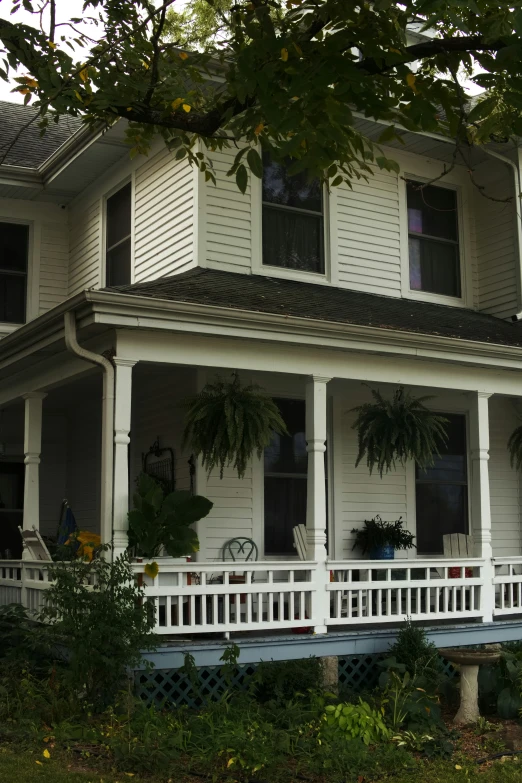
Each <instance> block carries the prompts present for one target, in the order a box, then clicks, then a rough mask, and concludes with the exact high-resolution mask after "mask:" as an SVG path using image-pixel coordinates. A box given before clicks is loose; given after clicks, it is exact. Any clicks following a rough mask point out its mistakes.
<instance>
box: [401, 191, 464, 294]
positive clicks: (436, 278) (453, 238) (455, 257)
mask: <svg viewBox="0 0 522 783" xmlns="http://www.w3.org/2000/svg"><path fill="white" fill-rule="evenodd" d="M407 199H408V246H409V259H410V289H411V290H412V291H424V292H426V293H431V294H441V295H442V296H451V297H456V298H460V297H461V295H462V291H461V272H460V250H459V226H458V205H457V193H456V191H455V190H451V189H450V188H439V187H436V186H434V185H425V186H424V187H423V186H422V183H421V182H414V181H412V180H410V181H408V182H407Z"/></svg>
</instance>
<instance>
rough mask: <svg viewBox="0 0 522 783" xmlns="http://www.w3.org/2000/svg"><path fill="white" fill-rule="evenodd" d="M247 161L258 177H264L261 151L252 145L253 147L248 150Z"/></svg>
mask: <svg viewBox="0 0 522 783" xmlns="http://www.w3.org/2000/svg"><path fill="white" fill-rule="evenodd" d="M247 161H248V165H249V166H250V171H251V172H252V174H254V176H256V177H258V179H262V178H263V162H262V160H261V156H260V155H259V152H258V151H257V150H256V149H254V148H253V147H252V149H249V150H248V153H247Z"/></svg>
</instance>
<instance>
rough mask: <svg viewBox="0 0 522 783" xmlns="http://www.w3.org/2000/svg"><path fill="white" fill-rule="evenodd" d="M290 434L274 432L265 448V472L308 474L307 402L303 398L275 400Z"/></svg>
mask: <svg viewBox="0 0 522 783" xmlns="http://www.w3.org/2000/svg"><path fill="white" fill-rule="evenodd" d="M275 402H276V404H277V406H278V408H279V410H280V412H281V416H282V417H283V420H284V422H285V424H286V428H287V430H288V435H277V434H276V433H274V435H273V437H272V443H271V444H270V446H268V447H267V448H266V449H265V474H267V473H295V474H297V475H302V476H306V473H307V453H306V440H305V404H304V402H303V401H302V400H285V399H277V400H275Z"/></svg>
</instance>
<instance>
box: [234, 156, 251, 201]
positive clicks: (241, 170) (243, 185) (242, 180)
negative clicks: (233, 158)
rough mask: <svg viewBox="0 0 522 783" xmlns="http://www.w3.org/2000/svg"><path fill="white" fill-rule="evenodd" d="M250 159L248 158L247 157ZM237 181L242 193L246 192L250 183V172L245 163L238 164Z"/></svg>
mask: <svg viewBox="0 0 522 783" xmlns="http://www.w3.org/2000/svg"><path fill="white" fill-rule="evenodd" d="M247 159H248V158H247ZM236 183H237V186H238V188H239V190H240V191H241V193H243V194H244V193H246V189H247V185H248V172H247V170H246V168H245V166H244V164H243V163H241V165H240V166H238V168H237V171H236Z"/></svg>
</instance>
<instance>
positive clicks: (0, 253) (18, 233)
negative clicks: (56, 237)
mask: <svg viewBox="0 0 522 783" xmlns="http://www.w3.org/2000/svg"><path fill="white" fill-rule="evenodd" d="M28 254H29V226H27V225H23V224H22V223H0V321H2V322H4V323H9V324H23V323H25V318H26V302H27V259H28Z"/></svg>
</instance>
